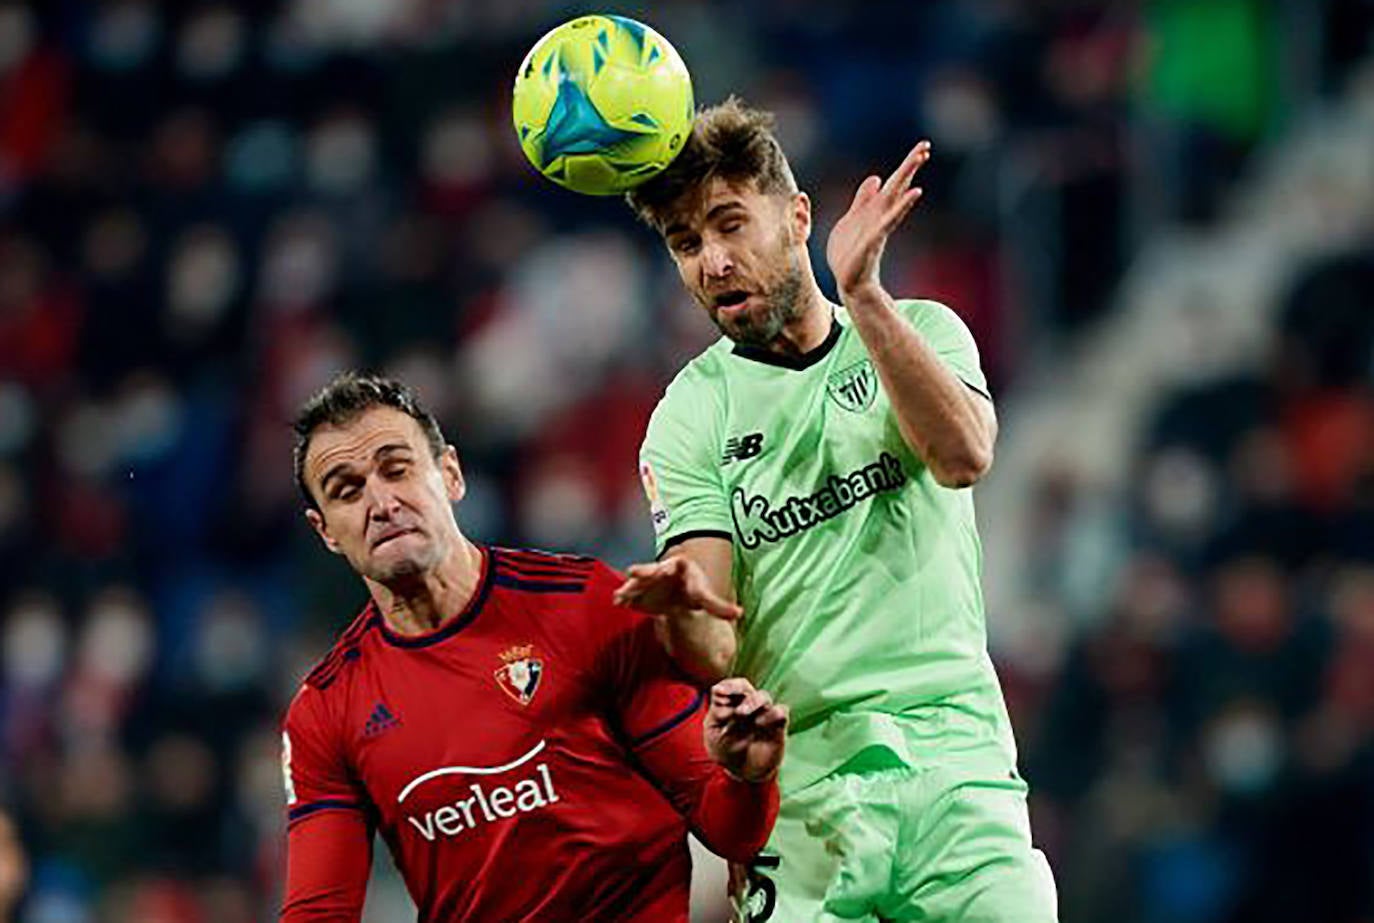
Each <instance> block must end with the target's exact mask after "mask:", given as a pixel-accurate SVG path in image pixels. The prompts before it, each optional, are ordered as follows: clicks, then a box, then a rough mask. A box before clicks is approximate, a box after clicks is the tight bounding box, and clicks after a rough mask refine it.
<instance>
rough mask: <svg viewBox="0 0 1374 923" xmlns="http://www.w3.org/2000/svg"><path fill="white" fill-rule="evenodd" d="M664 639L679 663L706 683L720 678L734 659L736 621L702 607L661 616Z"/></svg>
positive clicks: (724, 675) (694, 677) (669, 650)
mask: <svg viewBox="0 0 1374 923" xmlns="http://www.w3.org/2000/svg"><path fill="white" fill-rule="evenodd" d="M661 624H662V625H663V630H664V642H665V645H666V647H667V648H668V653H669V654H670V655H671V656H672V658H673V660H674V662H676V663H677V665H678V667H679V668H680V669H682V670H683V671H684V672H686V673H687V674H688V675H689V676H691V677H692V678H693V679H695V680H697V681H698V682H699V683H702V684H704V685H708V686H709V685H711V684H712V683H716V682H719V681H720V680H722V679H724V678H725V677H727V676H729V675H730V673H731V667H732V666H733V664H734V662H735V649H736V646H737V640H736V638H735V627H734V625H732V624H730V623H729V622H727V621H726V620H725V619H721V618H716V617H715V616H714V615H711V614H710V613H709V612H703V611H701V610H700V609H698V610H696V611H694V612H692V613H690V614H684V615H672V616H665V617H664V618H663V619H662V620H661Z"/></svg>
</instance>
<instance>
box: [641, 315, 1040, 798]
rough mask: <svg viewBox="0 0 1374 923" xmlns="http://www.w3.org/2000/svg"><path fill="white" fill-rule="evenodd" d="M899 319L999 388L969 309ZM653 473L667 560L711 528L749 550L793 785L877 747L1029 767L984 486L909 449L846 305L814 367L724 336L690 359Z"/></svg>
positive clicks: (975, 384)
mask: <svg viewBox="0 0 1374 923" xmlns="http://www.w3.org/2000/svg"><path fill="white" fill-rule="evenodd" d="M897 310H898V311H899V312H900V313H901V314H902V315H903V317H905V318H906V319H907V320H908V321H909V322H910V323H911V324H912V326H913V327H914V328H915V329H916V331H917V332H918V333H919V334H920V335H921V336H922V337H923V338H924V340H925V342H926V343H927V344H929V345H930V346H931V348H932V349H933V350H934V351H935V353H936V354H937V355H938V356H939V358H940V359H941V361H943V362H944V363H945V365H946V366H947V367H948V368H949V369H950V370H951V371H953V373H954V374H955V375H956V376H958V377H959V379H961V380H962V381H963V382H964V383H965V384H966V385H967V386H968V387H970V388H972V389H973V390H975V391H978V392H980V393H983V394H986V393H987V383H986V380H985V378H984V376H983V373H982V370H981V369H980V368H979V364H978V350H977V346H976V345H975V344H974V341H973V337H972V335H970V333H969V331H968V328H967V327H965V326H964V324H963V322H962V321H961V320H960V319H959V318H958V316H957V315H956V314H955V313H954V312H953V311H951V310H950V309H949V308H947V307H945V306H944V305H941V304H938V303H936V302H933V301H900V302H898V303H897ZM640 474H641V477H642V478H643V480H644V484H645V490H646V492H647V493H648V495H649V502H650V507H651V513H652V516H653V523H654V532H655V536H656V542H657V545H658V550H659V552H660V554H661V553H662V552H663V551H664V550H666V549H667V548H668V547H670V546H671V545H673V544H674V543H676V542H679V541H682V540H684V539H686V538H690V537H692V536H697V535H718V536H721V537H724V538H728V539H729V540H730V541H731V542H732V544H733V548H734V582H735V591H736V595H737V598H738V600H739V602H740V604H741V605H742V606H743V607H744V617H743V619H742V620H741V622H740V639H739V653H738V658H737V660H736V665H735V669H736V672H738V673H739V674H741V675H744V676H747V677H749V678H750V679H751V680H752V681H753V682H754V683H755V684H756V685H758V686H759V687H761V688H765V689H768V690H769V691H770V692H771V693H772V694H773V695H774V697H775V698H777V699H778V701H780V702H785V703H787V705H788V706H789V707H790V708H791V710H792V736H791V738H790V740H789V742H788V756H787V759H786V762H785V764H784V767H783V776H782V784H783V787H784V789H785V790H795V789H797V788H799V787H801V786H804V785H807V784H809V783H810V782H813V781H815V780H817V779H819V778H821V777H822V776H824V775H826V774H828V773H830V772H833V771H835V770H837V769H839V768H841V767H842V766H844V765H846V764H848V763H850V762H851V761H853V760H857V759H859V758H860V757H861V755H862V756H866V757H873V756H876V757H877V758H879V759H884V758H891V757H895V758H896V760H897V761H898V762H899V763H901V764H905V765H913V766H914V765H917V764H919V763H920V762H921V760H922V759H925V758H928V757H929V755H930V752H931V750H932V749H935V750H938V751H939V752H941V753H942V754H947V753H949V752H951V751H963V752H968V753H975V752H979V751H981V750H982V749H983V748H985V747H986V746H988V745H991V746H992V747H993V748H994V749H995V751H997V752H999V753H1000V754H1001V755H1002V756H1003V757H1004V758H1005V757H1007V756H1010V758H1011V759H1012V760H1013V761H1014V759H1015V755H1014V747H1013V744H1012V741H1011V732H1010V724H1009V722H1008V720H1007V714H1006V708H1005V706H1004V705H1003V702H1002V694H1001V689H1000V687H999V686H998V683H997V677H996V675H995V673H994V672H993V667H992V662H991V660H990V658H989V657H988V653H987V637H986V628H985V623H984V617H983V601H982V591H981V588H980V586H979V571H980V567H981V559H982V552H981V548H980V545H979V541H978V533H977V529H976V526H975V523H974V515H973V495H972V492H971V491H969V490H952V489H948V488H945V487H941V486H940V485H939V484H938V483H936V481H935V478H934V476H933V475H932V474H931V473H930V471H929V470H928V469H927V468H926V466H925V464H924V463H923V462H922V461H921V459H920V457H919V456H918V455H917V454H916V453H915V452H913V451H912V450H911V448H910V447H909V446H908V445H907V444H906V441H905V440H904V439H903V437H902V435H901V432H900V431H899V429H898V425H897V420H896V417H895V415H894V414H893V411H892V408H891V405H890V403H889V401H888V399H887V395H886V394H885V393H884V391H883V388H882V386H881V384H880V383H879V381H878V377H877V373H876V370H875V369H874V367H873V364H872V362H871V360H870V359H869V356H868V351H867V349H866V347H865V346H864V343H863V340H862V339H861V338H860V336H859V334H858V332H857V331H856V330H854V328H853V326H852V325H851V323H850V321H849V318H848V316H847V315H846V313H845V312H844V310H843V309H837V310H836V311H835V319H834V322H833V323H832V326H831V330H830V334H829V336H828V337H827V338H826V340H825V342H824V343H822V344H821V345H820V346H818V347H816V348H815V349H814V350H812V351H811V352H810V353H807V354H806V355H805V356H803V357H800V358H799V359H795V360H789V359H785V358H783V357H779V356H776V355H773V354H771V353H767V352H764V351H761V350H756V349H750V348H747V347H742V346H738V345H736V344H734V343H733V342H731V341H730V340H728V339H725V338H722V339H721V340H719V341H718V342H717V343H715V344H714V345H713V346H711V347H709V348H708V349H707V350H706V351H705V352H703V353H702V354H701V355H699V356H698V357H697V358H696V359H694V360H693V361H692V362H691V363H689V364H688V365H687V367H686V368H684V369H683V370H682V372H680V373H679V374H678V376H677V378H676V379H675V380H674V381H673V383H672V384H671V385H670V386H669V387H668V389H667V392H666V393H665V395H664V397H663V399H662V400H661V401H660V403H659V405H658V407H657V408H656V409H655V411H654V414H653V418H652V420H651V421H650V423H649V429H648V433H647V435H646V437H645V440H644V445H643V448H642V451H641V457H640ZM1013 765H1014V763H1013Z"/></svg>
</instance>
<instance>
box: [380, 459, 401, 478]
mask: <svg viewBox="0 0 1374 923" xmlns="http://www.w3.org/2000/svg"><path fill="white" fill-rule="evenodd" d="M405 473H406V463H405V462H392V463H391V464H389V465H387V466H386V467H385V468H383V469H382V476H383V477H385V478H386V479H387V480H391V481H394V480H396V479H397V478H399V477H402V476H403V475H404V474H405Z"/></svg>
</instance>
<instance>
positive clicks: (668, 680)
mask: <svg viewBox="0 0 1374 923" xmlns="http://www.w3.org/2000/svg"><path fill="white" fill-rule="evenodd" d="M598 576H599V577H600V578H604V584H603V585H602V586H601V587H596V586H595V581H594V587H593V594H594V598H596V599H597V607H598V609H599V610H600V611H599V612H598V613H597V614H596V615H595V617H596V618H598V619H599V620H600V621H601V624H602V625H603V626H604V629H605V631H604V634H602V640H601V643H602V645H603V647H602V651H601V661H600V662H601V664H602V667H601V669H602V670H603V671H604V681H605V682H606V683H607V684H608V686H609V689H610V692H611V695H610V701H611V708H612V710H613V712H614V714H613V716H612V717H613V720H614V722H615V724H616V725H617V727H618V729H619V731H620V736H621V740H622V742H623V743H624V745H625V746H626V748H627V749H628V750H629V751H630V752H631V753H632V754H633V757H634V762H635V764H637V765H638V766H639V767H640V771H641V772H642V773H643V774H644V775H645V776H646V777H647V778H648V780H649V781H650V782H651V783H652V784H653V785H654V786H655V787H657V788H658V789H659V791H661V792H662V793H663V795H664V797H665V798H667V800H668V802H669V803H670V804H671V805H672V806H673V808H674V810H676V811H677V812H678V813H679V814H680V815H682V816H683V817H684V818H686V820H687V822H688V824H689V825H690V826H691V828H692V831H693V832H694V833H695V834H696V835H697V837H698V838H699V839H700V840H701V841H702V842H703V843H705V844H706V846H707V847H708V848H709V849H710V850H711V851H712V852H714V853H716V854H717V855H720V856H723V857H724V858H727V859H730V860H732V861H736V862H744V861H747V860H748V859H750V858H752V857H753V856H754V855H755V854H756V853H757V852H758V851H759V850H760V849H762V848H763V846H764V844H765V843H766V842H767V841H768V836H769V834H770V833H771V832H772V829H773V824H774V822H775V821H776V819H777V813H778V804H779V797H780V796H779V793H778V788H777V783H776V781H774V780H769V781H767V782H761V783H751V782H745V781H743V780H740V779H736V778H734V777H732V776H731V775H729V773H727V772H726V771H725V770H724V768H723V767H721V766H720V765H718V764H717V763H716V762H715V761H714V760H712V759H711V757H710V755H709V754H708V753H707V751H706V745H705V742H704V741H703V738H702V722H703V720H704V718H705V714H706V707H707V702H708V695H707V692H706V691H705V690H703V689H700V688H698V687H697V686H695V685H693V684H692V683H691V682H690V681H689V680H688V679H687V678H686V677H685V676H684V675H683V674H682V673H681V672H679V670H678V669H677V667H676V666H675V665H674V664H673V661H672V659H671V658H670V657H669V656H668V652H667V651H666V650H665V649H664V647H663V644H662V643H661V642H660V641H659V638H658V636H657V633H656V631H655V624H654V619H653V618H652V617H650V616H646V615H644V614H642V613H639V612H634V611H631V610H629V609H623V608H621V607H618V606H615V605H614V604H613V603H612V602H611V601H610V593H611V589H612V588H613V587H614V586H615V585H617V584H618V583H619V582H620V581H619V577H618V576H617V575H616V574H615V573H614V572H613V571H611V570H610V569H609V568H602V569H601V573H600V574H599V575H598Z"/></svg>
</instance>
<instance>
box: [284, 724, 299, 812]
mask: <svg viewBox="0 0 1374 923" xmlns="http://www.w3.org/2000/svg"><path fill="white" fill-rule="evenodd" d="M281 774H282V782H283V784H284V785H285V787H286V803H287V804H288V805H292V804H295V803H296V782H295V780H294V779H292V778H291V735H290V734H288V733H286V732H285V731H282V732H281Z"/></svg>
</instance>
